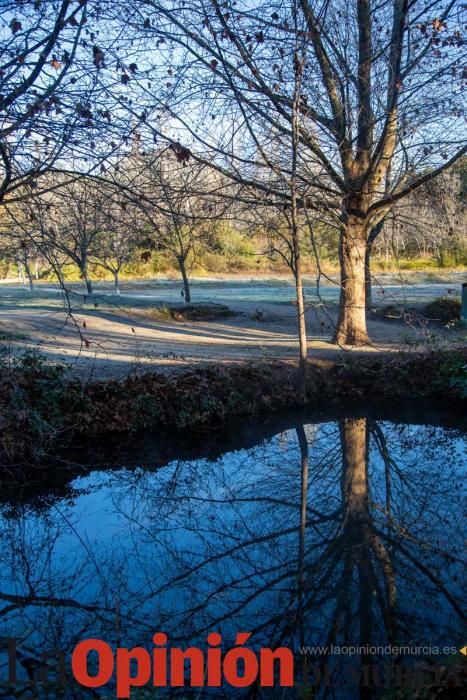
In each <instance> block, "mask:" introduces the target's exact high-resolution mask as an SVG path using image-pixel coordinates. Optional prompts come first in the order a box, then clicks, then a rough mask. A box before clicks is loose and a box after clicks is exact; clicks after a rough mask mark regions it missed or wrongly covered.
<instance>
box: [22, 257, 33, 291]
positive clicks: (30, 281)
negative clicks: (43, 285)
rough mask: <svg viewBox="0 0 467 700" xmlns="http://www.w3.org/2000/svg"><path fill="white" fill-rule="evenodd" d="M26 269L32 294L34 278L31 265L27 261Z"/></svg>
mask: <svg viewBox="0 0 467 700" xmlns="http://www.w3.org/2000/svg"><path fill="white" fill-rule="evenodd" d="M24 269H25V270H26V275H27V277H28V280H29V289H30V291H31V292H33V291H34V280H33V277H32V273H31V268H30V267H29V263H28V261H27V260H26V261H25V263H24Z"/></svg>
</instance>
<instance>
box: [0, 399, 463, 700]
mask: <svg viewBox="0 0 467 700" xmlns="http://www.w3.org/2000/svg"><path fill="white" fill-rule="evenodd" d="M447 425H448V426H449V427H446V426H447ZM443 426H444V427H443ZM464 429H465V424H461V421H460V420H459V422H458V424H457V425H456V421H454V423H453V421H452V417H450V420H449V421H448V422H447V423H446V421H445V420H443V417H442V416H440V417H435V418H433V416H432V415H431V416H430V417H429V419H427V418H426V417H425V415H423V414H420V415H415V416H414V417H412V418H411V422H399V420H396V421H394V420H393V421H391V420H388V419H386V418H378V416H377V414H374V413H370V412H368V411H361V412H358V411H357V412H355V411H352V412H349V413H348V414H347V415H345V414H344V415H342V412H340V415H339V417H334V418H333V416H324V417H323V416H321V417H316V416H315V417H310V418H309V419H306V420H303V419H300V420H299V419H297V420H296V421H295V420H293V419H290V420H288V421H287V424H286V425H283V426H282V427H280V429H279V428H277V429H276V430H274V429H271V427H270V426H269V428H268V429H267V430H262V429H261V427H258V429H257V432H256V433H254V437H253V438H252V437H251V435H249V437H248V439H245V438H242V437H240V438H239V439H237V444H236V445H235V449H231V450H230V451H227V452H224V453H218V451H217V450H215V454H214V455H213V454H211V455H210V456H209V458H207V457H199V456H198V457H196V456H191V457H187V451H186V450H184V451H182V449H181V448H180V450H179V452H180V454H179V455H177V446H176V442H177V441H176V440H172V444H168V446H166V448H165V452H164V451H163V452H164V454H165V457H164V458H163V459H162V460H161V459H160V458H158V459H156V458H154V460H151V449H148V448H147V447H146V449H145V450H144V451H143V452H142V453H141V457H138V449H139V448H138V446H137V445H136V444H135V447H134V450H135V454H133V455H131V456H130V457H129V456H128V451H127V452H122V453H121V456H120V457H119V458H118V457H117V458H115V457H114V458H113V460H112V463H110V464H109V463H108V462H107V463H105V464H103V463H99V464H97V465H96V464H87V465H86V468H85V469H83V470H82V471H81V472H80V473H81V475H78V476H73V477H70V480H69V483H67V484H66V487H63V483H62V485H61V488H60V489H58V490H57V489H53V487H52V482H53V476H52V473H51V479H50V489H49V490H48V489H47V488H46V489H45V492H44V490H43V493H42V495H41V497H40V498H37V497H32V496H31V494H30V491H28V489H27V488H25V489H23V490H19V491H18V490H16V491H15V492H14V494H11V493H10V494H7V495H4V496H3V499H2V503H1V505H0V558H1V562H2V564H1V571H0V606H1V607H0V634H1V635H2V636H3V637H6V636H8V637H13V636H14V637H16V638H18V640H19V641H18V649H19V656H18V676H19V677H20V678H22V679H27V678H28V674H29V675H30V674H31V673H32V671H31V668H33V667H34V660H35V659H36V658H37V657H38V655H39V653H40V651H42V650H49V649H61V650H63V651H64V652H65V653H66V654H69V653H70V652H71V650H72V649H73V648H74V646H75V645H76V644H77V642H79V641H80V640H82V639H85V638H87V637H98V638H101V639H104V640H106V641H108V642H109V643H110V644H112V645H125V646H129V645H141V646H145V647H147V648H149V649H151V648H152V646H151V637H152V634H153V633H154V632H155V631H159V630H163V631H164V632H166V633H167V634H168V636H169V638H170V640H171V641H172V642H173V643H174V644H175V645H176V646H185V645H188V644H192V643H193V644H196V645H199V646H201V647H203V646H204V645H205V640H206V636H207V634H208V633H209V632H212V631H218V632H221V633H222V636H223V640H224V643H225V645H226V648H228V647H229V645H231V644H232V643H233V640H234V637H235V633H236V632H238V631H249V632H252V633H253V637H252V646H253V647H255V645H256V646H270V647H275V646H286V647H289V648H290V649H292V650H293V651H294V653H295V659H296V661H295V667H296V675H297V678H298V679H301V678H302V673H303V672H305V674H307V673H308V677H310V674H311V673H312V671H311V670H308V671H307V670H306V669H305V667H304V664H303V660H304V658H305V657H304V656H303V654H301V653H300V648H301V647H303V646H308V647H309V646H312V645H320V646H324V645H327V646H329V645H331V644H333V645H334V646H344V645H345V646H348V645H386V644H391V645H407V644H410V645H416V646H425V647H427V646H430V645H431V646H432V647H436V648H439V649H441V648H442V647H445V646H446V647H457V648H460V647H462V646H463V645H464V643H465V638H464V636H465V618H464V616H463V610H465V607H464V606H463V587H464V588H465V581H464V578H463V568H462V556H463V541H464V538H465V529H464V524H463V508H464V507H465V497H464V493H463V478H464V475H465V465H466V434H465V432H464ZM242 442H243V446H242ZM169 443H170V440H169ZM156 452H157V454H158V455H160V454H161V448H160V445H158V446H157V448H156V447H155V448H154V454H156ZM191 452H192V454H193V455H195V453H196V449H195V451H194V452H193V450H192V451H191ZM203 452H204V454H206V453H207V452H208V450H206V449H205V447H201V448H200V449H199V450H198V453H199V454H202V453H203ZM119 460H120V461H119ZM156 463H157V464H158V465H160V464H161V463H163V466H156ZM74 474H76V472H74ZM452 657H453V655H452V654H451V653H448V654H444V655H442V656H441V657H440V658H437V655H436V652H435V653H434V654H433V653H432V654H431V655H426V654H425V655H421V656H419V657H418V658H416V657H415V656H414V657H408V656H407V655H406V654H405V655H404V654H403V655H402V656H401V658H400V659H399V660H398V661H397V659H395V658H394V657H392V658H391V657H385V656H384V655H383V654H381V653H376V654H368V655H363V656H360V657H353V658H352V659H351V661H352V663H353V662H354V661H355V662H357V663H365V664H370V665H378V664H379V665H381V664H383V665H385V664H389V663H392V662H396V663H399V664H401V665H409V666H410V665H413V664H416V663H419V662H420V661H421V660H423V661H424V662H426V661H429V662H430V663H434V664H440V663H441V662H440V659H441V658H442V662H443V663H445V662H446V661H448V662H449V663H453V661H452ZM349 658H350V657H346V658H344V657H342V658H339V657H336V656H333V657H332V658H331V659H330V658H329V657H328V660H327V661H326V659H325V655H324V654H323V653H322V652H321V653H319V652H315V653H314V654H313V655H312V656H310V657H309V663H310V667H309V669H310V668H313V667H314V665H316V664H320V663H321V664H325V663H329V668H331V670H332V672H331V676H332V678H331V681H328V686H329V685H330V686H331V687H328V688H324V687H323V686H319V687H317V688H315V691H314V692H315V695H310V697H317V698H320V697H322V698H324V697H330V698H333V697H335V698H342V699H345V698H349V699H352V698H363V697H365V698H373V697H374V698H379V697H398V696H394V695H385V694H384V692H386V691H382V690H381V689H379V690H378V689H373V688H362V687H360V688H359V687H358V682H357V684H356V685H354V686H352V685H350V686H349V687H338V686H342V684H343V685H344V686H345V685H346V677H347V676H346V674H347V671H346V668H347V666H346V664H348V663H349ZM25 659H26V661H25ZM28 659H29V660H28ZM449 659H450V661H449ZM337 662H338V663H337ZM6 664H7V657H6V653H5V649H3V652H0V673H1V674H2V675H1V676H0V679H1V680H3V679H4V678H5V677H6V675H7V668H6ZM28 664H29V665H28ZM31 664H32V666H31ZM5 692H6V691H5ZM35 692H36V693H37V692H38V691H37V690H36V691H35ZM66 692H67V693H69V697H83V698H84V697H88V696H86V695H85V694H84V691H77V692H76V691H73V692H74V693H75V694H74V695H73V694H72V690H71V689H68V690H67V691H66ZM199 692H200V691H199V690H197V691H196V692H195V693H194V694H193V695H190V694H189V693H187V691H183V693H182V691H181V690H178V691H176V690H175V689H174V690H173V691H171V693H172V694H171V695H170V694H169V695H170V696H171V697H172V696H173V697H192V696H193V697H207V696H209V697H211V696H210V695H208V693H207V691H206V690H203V692H202V694H201V695H200V694H199ZM242 692H243V696H244V697H263V695H260V694H259V695H258V694H256V695H255V694H254V692H253V691H251V690H248V691H242ZM255 692H256V691H255ZM249 693H250V694H249ZM0 696H1V690H0ZM215 696H216V697H234V696H235V697H236V695H235V693H234V691H233V690H232V689H221V690H219V691H216V693H215ZM271 696H272V695H271V693H269V695H264V697H271ZM2 697H14V696H13V695H8V692H7V693H6V695H5V694H4V695H3V696H2ZM22 697H42V696H41V695H36V696H33V695H31V694H28V692H27V691H26V692H25V693H24V695H23V696H22ZM44 697H46V696H45V695H44ZM48 697H55V695H53V694H52V695H49V696H48ZM89 697H92V696H91V695H89ZM114 697H115V696H114ZM135 697H143V696H142V695H140V696H135ZM147 697H161V695H160V694H159V695H148V696H147ZM277 697H299V695H298V691H287V694H282V695H279V694H278V695H277ZM400 697H411V696H410V695H403V696H402V695H401V696H400ZM413 697H415V695H414V696H413ZM459 697H460V695H459Z"/></svg>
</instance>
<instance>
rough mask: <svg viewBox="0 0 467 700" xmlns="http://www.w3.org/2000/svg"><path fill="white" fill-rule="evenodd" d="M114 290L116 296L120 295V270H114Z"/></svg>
mask: <svg viewBox="0 0 467 700" xmlns="http://www.w3.org/2000/svg"><path fill="white" fill-rule="evenodd" d="M114 288H115V294H120V280H119V278H118V270H114Z"/></svg>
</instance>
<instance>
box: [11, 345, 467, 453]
mask: <svg viewBox="0 0 467 700" xmlns="http://www.w3.org/2000/svg"><path fill="white" fill-rule="evenodd" d="M466 367H467V350H465V349H464V350H458V351H456V352H450V353H443V352H436V353H435V352H433V353H427V354H421V353H415V354H402V353H400V354H394V355H392V356H379V357H378V356H367V357H358V356H350V357H348V358H346V359H345V361H342V360H340V361H330V360H323V361H316V362H314V363H310V365H309V368H308V375H307V385H306V391H305V393H304V394H301V393H300V392H298V391H297V385H296V368H295V366H294V365H293V364H291V363H289V364H287V363H283V362H270V363H255V364H243V365H231V366H220V365H209V366H204V367H193V368H189V369H186V370H183V371H178V372H174V373H170V374H168V373H161V372H150V373H146V374H144V375H141V376H132V377H127V378H126V379H124V380H121V381H118V380H107V381H95V382H90V383H87V384H82V383H81V382H80V381H78V380H77V379H67V377H66V371H65V369H64V368H63V367H61V366H53V365H50V364H47V363H46V362H45V361H43V360H41V359H40V357H39V358H38V357H37V356H31V357H27V356H26V358H23V359H22V360H20V361H17V362H16V363H15V364H14V365H13V366H10V367H9V368H7V369H4V370H3V371H2V372H1V373H0V432H1V438H0V463H2V464H4V465H6V464H10V465H11V464H19V463H24V462H28V461H29V462H31V461H44V460H47V459H49V458H50V456H51V455H53V454H54V452H55V451H56V450H57V449H59V448H60V447H63V446H64V445H67V444H70V443H71V442H72V441H80V440H81V441H83V440H86V439H87V438H88V437H89V436H106V435H111V434H128V433H132V432H136V431H140V430H144V431H157V430H158V429H160V428H167V427H173V428H175V429H196V428H197V427H200V426H210V425H221V424H222V423H227V422H230V421H234V420H239V419H244V418H248V417H254V416H258V415H264V414H265V413H272V412H274V411H281V410H284V409H285V410H291V409H295V408H301V407H308V406H323V405H325V404H326V403H330V402H333V401H344V400H345V401H349V400H353V399H355V400H361V399H365V398H368V399H370V398H371V399H372V400H375V399H376V400H378V399H382V400H390V401H398V400H399V401H410V400H413V399H417V398H418V399H431V400H437V401H440V402H441V401H449V402H450V403H451V405H452V403H453V402H458V403H459V406H461V405H462V404H463V403H464V402H465V398H466V396H467V375H466Z"/></svg>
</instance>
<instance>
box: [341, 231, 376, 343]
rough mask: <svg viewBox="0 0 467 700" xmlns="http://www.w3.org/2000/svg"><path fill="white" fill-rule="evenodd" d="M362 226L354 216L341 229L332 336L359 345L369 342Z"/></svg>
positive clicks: (364, 232) (364, 242)
mask: <svg viewBox="0 0 467 700" xmlns="http://www.w3.org/2000/svg"><path fill="white" fill-rule="evenodd" d="M366 247H367V246H366V228H365V224H364V223H363V222H362V221H361V220H359V219H358V218H357V217H349V221H348V223H347V225H346V226H345V228H344V229H343V230H342V232H341V240H340V251H339V257H340V268H341V290H340V299H339V315H338V320H337V327H336V332H335V336H334V340H335V342H337V343H339V344H341V345H363V344H365V343H368V342H369V339H368V332H367V326H366V313H365V311H366V307H365V257H366Z"/></svg>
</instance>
